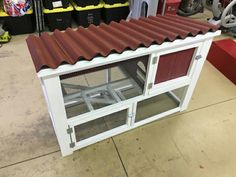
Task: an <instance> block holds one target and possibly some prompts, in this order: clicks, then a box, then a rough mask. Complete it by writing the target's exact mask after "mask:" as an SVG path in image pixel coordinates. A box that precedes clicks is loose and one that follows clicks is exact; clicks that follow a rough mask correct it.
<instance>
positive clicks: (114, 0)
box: [103, 0, 127, 5]
mask: <svg viewBox="0 0 236 177" xmlns="http://www.w3.org/2000/svg"><path fill="white" fill-rule="evenodd" d="M103 1H104V2H105V4H110V5H112V4H117V3H122V4H123V3H125V2H126V1H127V0H103Z"/></svg>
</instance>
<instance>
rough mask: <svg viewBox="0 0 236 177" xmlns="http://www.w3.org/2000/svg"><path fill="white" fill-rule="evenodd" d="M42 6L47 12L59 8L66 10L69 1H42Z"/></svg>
mask: <svg viewBox="0 0 236 177" xmlns="http://www.w3.org/2000/svg"><path fill="white" fill-rule="evenodd" d="M43 6H44V8H45V9H49V10H52V9H54V8H60V7H63V8H67V7H69V0H43Z"/></svg>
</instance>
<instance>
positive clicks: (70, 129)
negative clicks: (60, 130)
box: [66, 126, 75, 148]
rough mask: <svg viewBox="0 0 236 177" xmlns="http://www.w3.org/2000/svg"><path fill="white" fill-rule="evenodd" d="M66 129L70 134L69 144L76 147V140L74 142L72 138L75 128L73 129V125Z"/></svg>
mask: <svg viewBox="0 0 236 177" xmlns="http://www.w3.org/2000/svg"><path fill="white" fill-rule="evenodd" d="M66 131H67V133H68V134H69V136H70V144H69V146H70V148H74V147H75V142H73V140H72V135H71V134H72V133H73V129H72V127H69V126H68V128H67V129H66Z"/></svg>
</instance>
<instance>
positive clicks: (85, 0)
mask: <svg viewBox="0 0 236 177" xmlns="http://www.w3.org/2000/svg"><path fill="white" fill-rule="evenodd" d="M73 2H74V3H75V4H76V5H77V6H80V7H85V6H90V5H94V6H96V5H98V4H99V2H100V0H73Z"/></svg>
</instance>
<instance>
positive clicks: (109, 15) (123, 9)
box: [102, 2, 129, 23]
mask: <svg viewBox="0 0 236 177" xmlns="http://www.w3.org/2000/svg"><path fill="white" fill-rule="evenodd" d="M128 14H129V3H128V2H126V3H124V4H121V3H117V4H113V5H109V4H104V8H103V10H102V19H103V20H104V22H105V23H110V22H111V21H116V22H119V21H120V20H121V19H126V18H127V16H128Z"/></svg>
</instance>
